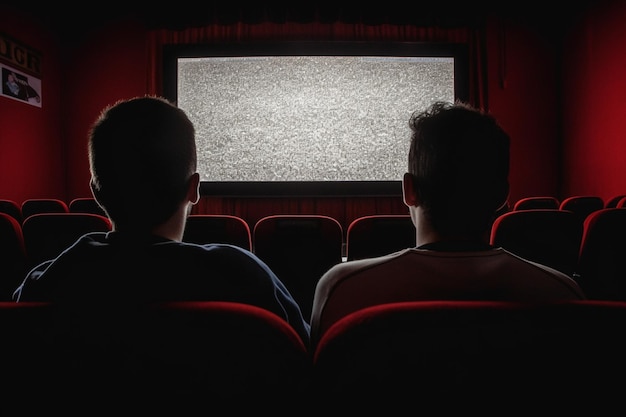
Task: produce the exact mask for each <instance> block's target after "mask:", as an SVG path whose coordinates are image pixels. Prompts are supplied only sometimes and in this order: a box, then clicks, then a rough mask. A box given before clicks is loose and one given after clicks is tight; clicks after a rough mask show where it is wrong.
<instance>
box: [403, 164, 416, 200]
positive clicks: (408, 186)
mask: <svg viewBox="0 0 626 417" xmlns="http://www.w3.org/2000/svg"><path fill="white" fill-rule="evenodd" d="M402 198H403V200H404V204H406V205H407V206H408V207H411V206H418V205H419V198H418V196H417V193H416V192H415V177H413V175H411V174H409V173H408V172H406V173H405V174H404V176H403V177H402Z"/></svg>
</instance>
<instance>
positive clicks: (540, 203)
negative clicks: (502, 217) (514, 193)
mask: <svg viewBox="0 0 626 417" xmlns="http://www.w3.org/2000/svg"><path fill="white" fill-rule="evenodd" d="M558 208H559V200H558V199H557V198H556V197H551V196H532V197H523V198H520V199H519V200H517V201H516V202H515V204H513V210H532V209H558Z"/></svg>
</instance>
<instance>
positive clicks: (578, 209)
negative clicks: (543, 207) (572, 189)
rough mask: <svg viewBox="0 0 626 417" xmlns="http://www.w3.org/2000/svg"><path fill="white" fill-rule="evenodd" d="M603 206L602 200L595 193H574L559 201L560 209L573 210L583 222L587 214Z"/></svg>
mask: <svg viewBox="0 0 626 417" xmlns="http://www.w3.org/2000/svg"><path fill="white" fill-rule="evenodd" d="M603 208H604V200H603V199H602V198H601V197H599V196H595V195H574V196H571V197H567V198H566V199H565V200H563V201H561V204H560V205H559V209H560V210H569V211H573V212H574V213H576V214H577V215H578V217H579V218H580V222H581V223H582V222H584V221H585V219H586V218H587V216H588V215H589V214H591V213H593V212H594V211H597V210H600V209H603Z"/></svg>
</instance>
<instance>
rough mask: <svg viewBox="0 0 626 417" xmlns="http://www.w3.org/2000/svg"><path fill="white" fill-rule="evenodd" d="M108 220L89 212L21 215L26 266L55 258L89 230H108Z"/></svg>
mask: <svg viewBox="0 0 626 417" xmlns="http://www.w3.org/2000/svg"><path fill="white" fill-rule="evenodd" d="M110 230H111V221H110V220H109V219H108V218H107V217H104V216H100V215H98V214H91V213H40V214H33V215H31V216H28V217H27V218H26V219H24V223H23V224H22V233H23V235H24V245H25V247H26V257H27V261H28V265H29V267H33V266H35V265H38V264H39V263H41V262H43V261H46V260H49V259H53V258H56V257H57V256H58V255H59V254H60V253H61V252H62V251H63V250H65V249H66V248H68V247H69V246H70V245H72V244H73V243H74V242H75V241H76V240H77V239H78V238H79V237H81V236H82V235H84V234H85V233H89V232H108V231H110Z"/></svg>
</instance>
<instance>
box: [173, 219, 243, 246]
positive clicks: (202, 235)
mask: <svg viewBox="0 0 626 417" xmlns="http://www.w3.org/2000/svg"><path fill="white" fill-rule="evenodd" d="M183 241H184V242H190V243H198V244H205V243H230V244H232V245H236V246H239V247H241V248H244V249H247V250H249V251H251V250H252V232H251V231H250V227H249V226H248V223H246V221H245V220H244V219H242V218H240V217H237V216H232V215H228V214H192V215H189V216H188V217H187V223H186V224H185V232H184V235H183Z"/></svg>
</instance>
